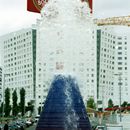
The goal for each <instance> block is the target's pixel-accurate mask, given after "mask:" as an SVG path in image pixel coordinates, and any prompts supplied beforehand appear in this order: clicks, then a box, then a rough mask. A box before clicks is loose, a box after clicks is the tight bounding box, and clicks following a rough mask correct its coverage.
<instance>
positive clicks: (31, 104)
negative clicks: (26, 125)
mask: <svg viewBox="0 0 130 130" xmlns="http://www.w3.org/2000/svg"><path fill="white" fill-rule="evenodd" d="M33 110H34V105H33V102H32V101H30V102H28V106H26V112H27V111H30V112H31V115H32V113H33Z"/></svg>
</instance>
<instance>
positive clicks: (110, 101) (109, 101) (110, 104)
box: [108, 99, 114, 108]
mask: <svg viewBox="0 0 130 130" xmlns="http://www.w3.org/2000/svg"><path fill="white" fill-rule="evenodd" d="M113 106H114V104H113V101H112V99H109V100H108V108H112V107H113Z"/></svg>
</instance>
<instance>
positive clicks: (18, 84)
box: [1, 28, 36, 104]
mask: <svg viewBox="0 0 130 130" xmlns="http://www.w3.org/2000/svg"><path fill="white" fill-rule="evenodd" d="M1 41H2V45H3V52H2V65H3V87H4V88H3V90H5V89H6V88H9V89H10V93H11V95H12V93H13V91H14V90H16V91H17V95H18V101H19V98H20V90H21V88H24V89H25V93H26V95H25V99H26V100H25V101H26V104H27V102H30V101H32V100H34V99H35V72H36V71H35V70H36V69H35V68H36V66H35V62H36V29H32V28H27V29H21V30H19V31H16V32H12V33H9V34H7V35H4V36H2V37H1ZM11 99H12V98H11Z"/></svg>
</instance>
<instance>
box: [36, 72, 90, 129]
mask: <svg viewBox="0 0 130 130" xmlns="http://www.w3.org/2000/svg"><path fill="white" fill-rule="evenodd" d="M36 130H91V126H90V122H89V119H88V117H87V113H86V109H85V106H84V103H83V100H82V97H81V95H80V92H79V89H78V84H77V83H76V81H75V79H74V78H72V77H71V76H67V77H65V76H63V75H57V76H55V78H54V80H53V82H52V84H51V87H50V91H49V93H48V96H47V99H46V102H45V105H44V108H43V111H42V113H41V116H40V119H39V122H38V125H37V128H36Z"/></svg>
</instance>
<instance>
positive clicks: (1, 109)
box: [0, 102, 3, 116]
mask: <svg viewBox="0 0 130 130" xmlns="http://www.w3.org/2000/svg"><path fill="white" fill-rule="evenodd" d="M2 112H3V102H2V103H1V106H0V116H2Z"/></svg>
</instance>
